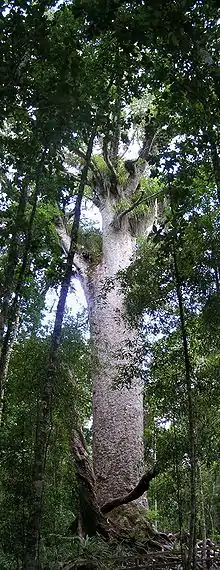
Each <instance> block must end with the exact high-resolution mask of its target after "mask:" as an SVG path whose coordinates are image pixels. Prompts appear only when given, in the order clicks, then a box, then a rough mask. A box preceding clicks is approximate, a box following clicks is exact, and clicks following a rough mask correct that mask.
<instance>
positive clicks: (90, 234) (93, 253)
mask: <svg viewBox="0 0 220 570" xmlns="http://www.w3.org/2000/svg"><path fill="white" fill-rule="evenodd" d="M78 248H79V252H80V253H82V255H83V256H84V257H85V258H86V259H88V260H89V261H90V262H91V264H92V265H97V264H98V263H99V262H100V261H101V257H102V234H101V232H100V230H99V229H97V228H94V227H88V228H82V227H81V228H80V230H79V235H78Z"/></svg>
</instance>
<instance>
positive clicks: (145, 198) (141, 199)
mask: <svg viewBox="0 0 220 570" xmlns="http://www.w3.org/2000/svg"><path fill="white" fill-rule="evenodd" d="M162 192H163V190H160V191H159V192H155V193H154V194H151V195H150V196H145V194H144V192H141V195H140V196H139V198H138V199H137V200H135V202H133V204H131V206H129V208H126V210H123V212H121V213H120V214H116V215H115V216H114V219H113V222H112V224H113V225H114V227H115V228H116V229H117V228H119V227H120V223H121V220H122V218H123V217H124V216H126V215H127V214H129V213H130V212H132V211H133V210H134V209H135V208H136V207H137V206H139V204H141V203H143V202H146V204H147V202H149V201H150V199H151V198H157V197H158V196H159V195H160V194H162Z"/></svg>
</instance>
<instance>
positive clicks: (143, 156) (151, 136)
mask: <svg viewBox="0 0 220 570" xmlns="http://www.w3.org/2000/svg"><path fill="white" fill-rule="evenodd" d="M159 130H160V129H159V128H158V127H157V128H156V127H155V128H154V129H152V128H151V129H150V132H149V130H148V132H147V127H146V129H145V138H144V141H143V144H142V148H141V150H140V152H139V156H138V158H137V160H136V161H134V172H133V173H131V174H130V176H129V177H128V180H127V184H126V187H125V189H124V195H125V196H126V197H129V196H132V194H134V192H135V191H136V189H137V187H138V184H139V182H140V179H141V177H142V176H143V174H144V171H145V169H146V166H147V163H148V162H149V161H150V158H151V156H152V150H153V146H154V143H155V141H156V138H157V135H158V132H159Z"/></svg>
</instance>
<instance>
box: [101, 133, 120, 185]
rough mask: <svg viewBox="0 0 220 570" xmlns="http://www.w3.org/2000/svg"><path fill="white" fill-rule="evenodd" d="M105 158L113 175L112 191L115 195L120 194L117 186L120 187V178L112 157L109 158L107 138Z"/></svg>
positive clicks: (104, 143)
mask: <svg viewBox="0 0 220 570" xmlns="http://www.w3.org/2000/svg"><path fill="white" fill-rule="evenodd" d="M103 156H104V159H105V162H106V164H107V167H108V169H109V170H110V173H111V191H112V192H113V194H116V195H117V194H118V191H117V186H118V177H117V172H116V170H115V168H114V166H113V164H112V162H111V159H110V156H109V152H108V144H107V140H106V138H104V141H103Z"/></svg>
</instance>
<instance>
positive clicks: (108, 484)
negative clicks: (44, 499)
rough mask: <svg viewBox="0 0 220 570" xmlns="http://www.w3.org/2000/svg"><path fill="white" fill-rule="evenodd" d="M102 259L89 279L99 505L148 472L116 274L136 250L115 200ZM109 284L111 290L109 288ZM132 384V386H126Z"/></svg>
mask: <svg viewBox="0 0 220 570" xmlns="http://www.w3.org/2000/svg"><path fill="white" fill-rule="evenodd" d="M101 213H102V225H103V227H102V230H103V255H102V261H101V263H100V264H99V266H98V267H97V268H96V269H95V271H94V272H93V273H92V275H91V276H90V290H91V299H90V302H89V316H90V326H91V340H92V349H93V355H94V361H93V461H94V472H95V477H96V482H97V495H98V500H99V504H100V505H103V504H104V503H106V502H108V501H109V500H111V499H114V498H116V497H117V496H118V495H119V494H127V493H128V492H129V491H131V489H133V488H134V487H135V486H136V484H137V482H138V481H139V479H140V477H141V475H142V474H143V467H144V466H143V441H142V438H143V390H142V383H141V381H140V380H139V379H138V378H132V380H131V384H130V386H128V385H126V377H125V374H124V373H125V371H126V366H128V365H132V360H133V359H134V358H135V344H136V341H137V335H138V333H137V330H135V329H132V328H131V327H129V325H128V323H127V322H126V310H125V305H124V299H123V295H122V293H121V291H120V287H119V284H118V282H117V281H116V276H117V272H118V271H119V270H120V269H124V268H126V267H127V266H128V265H129V263H130V261H131V258H132V256H133V254H134V251H135V238H134V237H133V236H132V234H131V231H130V228H129V223H128V220H127V218H125V219H123V220H122V223H121V228H120V229H118V230H116V229H115V228H114V226H113V217H114V210H113V204H112V201H110V200H108V199H106V201H105V204H104V206H103V208H102V210H101ZM108 285H109V290H108ZM127 384H129V382H128V383H127Z"/></svg>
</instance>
